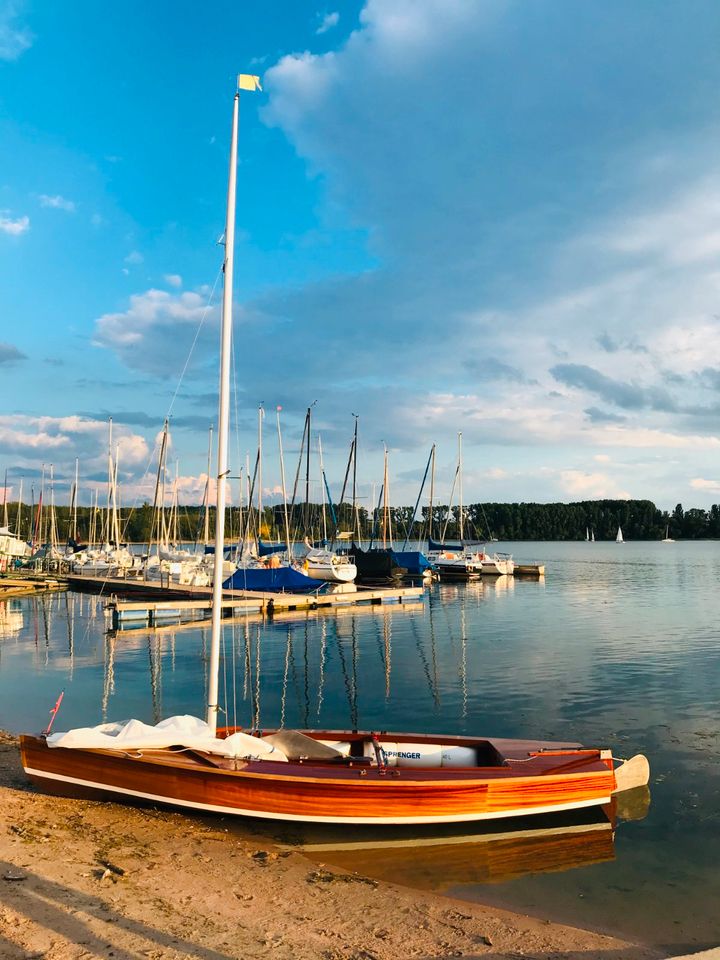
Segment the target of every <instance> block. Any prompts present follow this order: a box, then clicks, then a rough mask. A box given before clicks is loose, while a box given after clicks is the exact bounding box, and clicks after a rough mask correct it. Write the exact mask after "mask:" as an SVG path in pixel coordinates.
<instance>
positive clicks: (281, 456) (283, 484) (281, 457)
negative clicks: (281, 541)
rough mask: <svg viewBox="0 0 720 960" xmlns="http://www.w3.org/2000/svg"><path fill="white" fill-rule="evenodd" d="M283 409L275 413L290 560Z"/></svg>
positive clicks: (286, 545)
mask: <svg viewBox="0 0 720 960" xmlns="http://www.w3.org/2000/svg"><path fill="white" fill-rule="evenodd" d="M281 410H282V407H277V408H276V410H275V415H276V417H277V435H278V450H279V452H280V480H281V483H282V497H283V519H284V521H285V547H286V549H287V555H288V560H290V521H289V519H288V507H287V490H286V488H285V458H284V457H283V445H282V433H281V432H280V411H281Z"/></svg>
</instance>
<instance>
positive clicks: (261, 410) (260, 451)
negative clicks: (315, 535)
mask: <svg viewBox="0 0 720 960" xmlns="http://www.w3.org/2000/svg"><path fill="white" fill-rule="evenodd" d="M264 417H265V410H264V408H263V406H262V405H261V406H259V407H258V472H257V480H258V495H257V505H258V526H257V538H258V546H259V544H260V541H261V540H262V511H263V506H262V462H263V446H262V443H263V428H262V426H263V419H264Z"/></svg>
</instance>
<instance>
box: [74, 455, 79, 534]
mask: <svg viewBox="0 0 720 960" xmlns="http://www.w3.org/2000/svg"><path fill="white" fill-rule="evenodd" d="M79 474H80V460H79V458H78V457H75V488H74V492H73V540H74V542H75V543H77V517H78V479H79Z"/></svg>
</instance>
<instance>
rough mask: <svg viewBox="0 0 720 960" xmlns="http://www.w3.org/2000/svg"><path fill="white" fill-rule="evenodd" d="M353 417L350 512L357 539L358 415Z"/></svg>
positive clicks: (358, 519) (358, 529)
mask: <svg viewBox="0 0 720 960" xmlns="http://www.w3.org/2000/svg"><path fill="white" fill-rule="evenodd" d="M353 416H354V417H355V432H354V434H353V445H352V449H353V481H352V512H353V521H352V522H353V524H354V525H356V526H357V532H358V540H360V539H361V536H360V517H359V516H358V509H357V508H358V503H357V446H358V417H357V416H356V415H355V414H353Z"/></svg>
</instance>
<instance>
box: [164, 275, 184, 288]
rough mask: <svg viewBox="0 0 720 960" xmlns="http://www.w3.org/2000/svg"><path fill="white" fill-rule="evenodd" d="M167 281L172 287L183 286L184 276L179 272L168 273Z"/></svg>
mask: <svg viewBox="0 0 720 960" xmlns="http://www.w3.org/2000/svg"><path fill="white" fill-rule="evenodd" d="M165 283H168V284H170V286H171V287H181V286H182V277H181V276H180V274H179V273H166V274H165Z"/></svg>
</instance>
